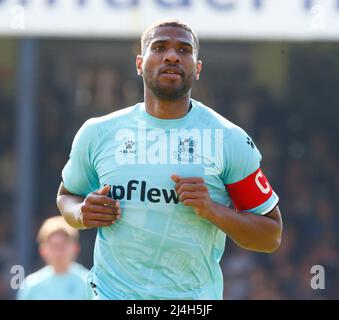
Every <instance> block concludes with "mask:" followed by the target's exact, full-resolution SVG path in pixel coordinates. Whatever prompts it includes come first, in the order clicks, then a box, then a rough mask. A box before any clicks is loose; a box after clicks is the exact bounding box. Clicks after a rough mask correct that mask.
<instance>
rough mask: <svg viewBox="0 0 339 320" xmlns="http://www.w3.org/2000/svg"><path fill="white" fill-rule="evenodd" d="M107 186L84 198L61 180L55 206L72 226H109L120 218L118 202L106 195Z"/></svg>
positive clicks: (80, 227)
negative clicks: (72, 191)
mask: <svg viewBox="0 0 339 320" xmlns="http://www.w3.org/2000/svg"><path fill="white" fill-rule="evenodd" d="M108 191H109V186H105V187H103V188H101V189H99V190H97V191H95V192H92V193H90V194H89V195H87V197H86V198H84V197H81V196H78V195H74V194H72V193H70V192H69V191H68V190H67V189H66V188H65V187H64V184H63V183H62V182H61V184H60V187H59V190H58V194H57V206H58V208H59V210H60V212H61V214H62V215H63V217H64V218H65V220H66V222H67V223H68V224H69V225H71V226H72V227H73V228H77V229H86V228H93V227H105V226H110V225H111V224H113V223H114V222H115V220H117V219H119V218H120V215H121V209H120V203H119V202H118V201H116V200H113V199H111V198H109V197H107V196H106V195H107V193H108Z"/></svg>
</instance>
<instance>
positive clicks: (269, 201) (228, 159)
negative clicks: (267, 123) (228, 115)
mask: <svg viewBox="0 0 339 320" xmlns="http://www.w3.org/2000/svg"><path fill="white" fill-rule="evenodd" d="M232 130H233V132H232V134H231V135H230V136H228V137H227V139H226V141H224V145H225V148H224V150H225V153H224V164H225V166H224V170H223V175H222V180H223V182H224V184H225V186H226V189H227V191H228V193H229V195H230V197H231V199H232V202H233V204H234V205H235V208H236V210H237V211H246V212H250V213H256V214H262V215H263V214H266V213H268V212H269V211H271V210H272V209H273V208H274V207H275V206H276V204H277V203H278V200H279V198H278V196H277V195H276V193H275V192H274V191H273V189H272V187H271V185H270V184H269V182H268V180H267V178H266V177H265V175H264V174H263V172H262V171H261V169H260V162H261V160H262V156H261V153H260V151H259V150H258V149H257V147H256V145H255V144H254V142H253V140H252V138H251V137H250V136H249V135H248V134H247V133H246V132H245V131H244V130H242V129H241V128H239V127H235V128H234V129H232Z"/></svg>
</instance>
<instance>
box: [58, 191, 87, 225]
mask: <svg viewBox="0 0 339 320" xmlns="http://www.w3.org/2000/svg"><path fill="white" fill-rule="evenodd" d="M83 201H84V198H83V197H80V196H76V195H69V194H62V195H60V194H58V196H57V205H58V208H59V210H60V212H61V214H62V215H63V217H64V218H65V220H66V221H67V223H68V224H69V225H71V226H72V227H73V228H77V229H84V228H85V226H84V225H83V224H81V222H80V207H81V204H82V202H83Z"/></svg>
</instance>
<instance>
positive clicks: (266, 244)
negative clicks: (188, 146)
mask: <svg viewBox="0 0 339 320" xmlns="http://www.w3.org/2000/svg"><path fill="white" fill-rule="evenodd" d="M172 179H173V180H174V181H175V182H176V191H177V194H178V196H179V201H181V202H182V203H183V204H184V205H186V206H191V207H193V209H194V211H195V212H196V214H198V215H199V216H201V217H202V218H205V219H207V220H209V221H210V222H212V223H213V224H215V225H216V226H217V227H218V228H219V229H220V230H222V231H224V232H225V233H226V234H227V235H228V236H229V237H230V238H231V239H232V240H233V241H234V242H236V243H237V244H238V245H239V246H240V247H242V248H245V249H247V250H251V251H258V252H267V253H270V252H273V251H275V250H276V249H277V248H278V247H279V245H280V242H281V233H282V220H281V215H280V211H279V208H278V206H276V207H275V208H274V209H273V210H272V211H271V212H269V213H267V214H266V215H257V214H251V213H240V212H236V211H235V210H233V209H231V208H227V207H225V206H223V205H221V204H219V203H216V202H214V201H213V200H212V199H211V198H210V196H209V193H208V189H207V187H206V185H205V184H204V181H203V179H201V178H180V177H178V176H172Z"/></svg>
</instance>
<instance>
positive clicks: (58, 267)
mask: <svg viewBox="0 0 339 320" xmlns="http://www.w3.org/2000/svg"><path fill="white" fill-rule="evenodd" d="M68 267H69V266H66V265H55V266H53V269H54V272H55V273H57V274H62V273H65V272H67V271H68Z"/></svg>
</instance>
